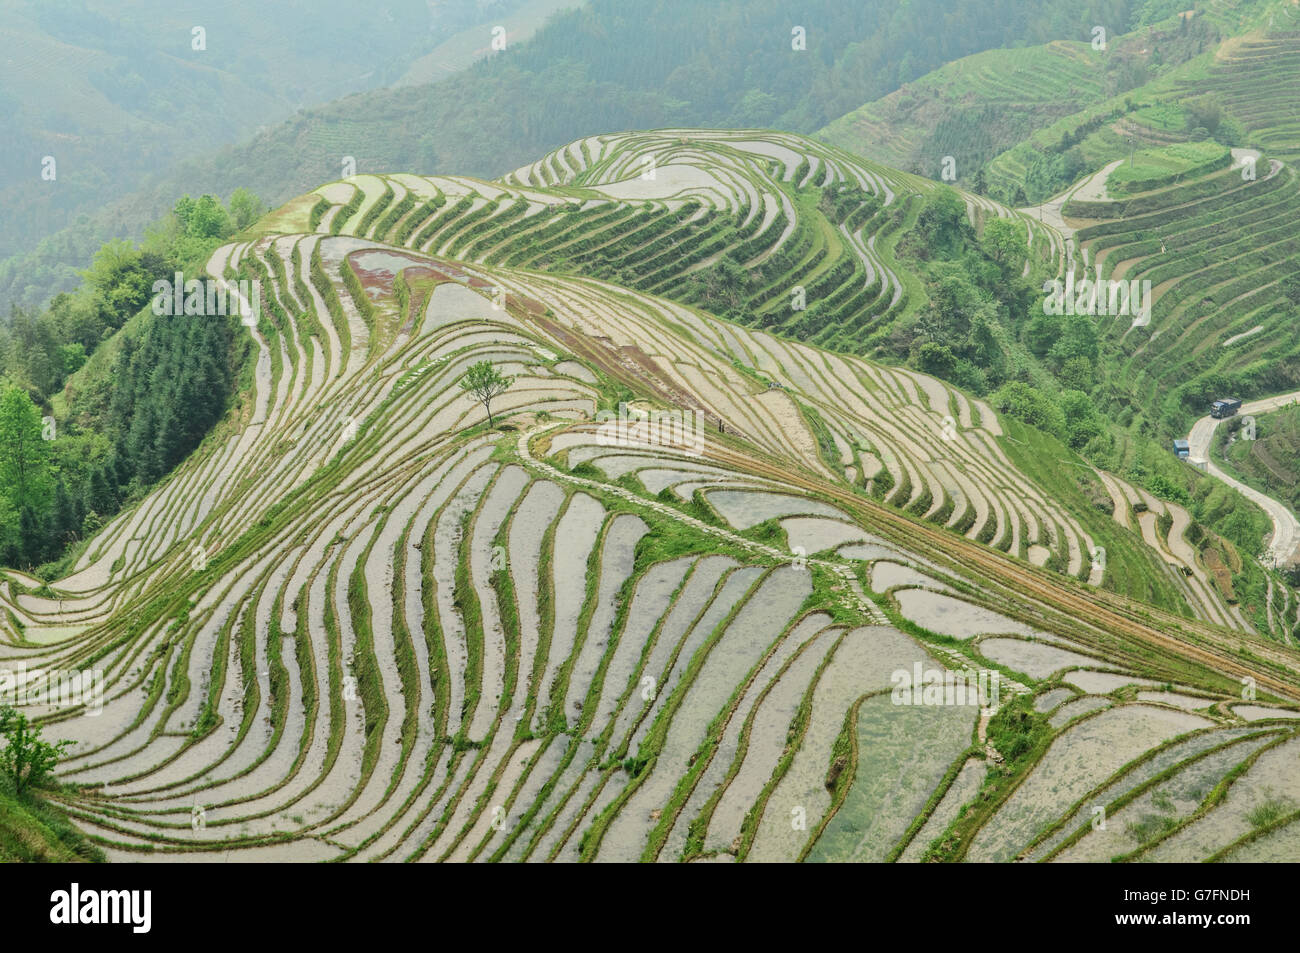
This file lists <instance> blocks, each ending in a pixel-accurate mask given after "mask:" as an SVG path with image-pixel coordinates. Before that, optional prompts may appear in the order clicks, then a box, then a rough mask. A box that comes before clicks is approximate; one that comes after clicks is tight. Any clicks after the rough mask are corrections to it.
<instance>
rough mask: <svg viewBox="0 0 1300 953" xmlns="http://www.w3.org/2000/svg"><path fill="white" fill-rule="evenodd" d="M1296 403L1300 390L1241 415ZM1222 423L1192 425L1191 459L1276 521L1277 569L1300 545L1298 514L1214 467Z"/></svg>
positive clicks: (1245, 408) (1272, 550) (1208, 420)
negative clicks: (1212, 450) (1214, 450)
mask: <svg viewBox="0 0 1300 953" xmlns="http://www.w3.org/2000/svg"><path fill="white" fill-rule="evenodd" d="M1296 403H1300V391H1296V392H1293V393H1290V394H1279V395H1278V396H1276V397H1265V398H1263V399H1262V400H1254V401H1251V402H1250V403H1248V404H1243V405H1242V408H1241V411H1240V414H1241V415H1243V416H1251V415H1254V414H1266V413H1268V412H1269V411H1271V410H1277V409H1278V408H1280V407H1286V406H1287V405H1289V404H1296ZM1219 423H1220V421H1218V420H1216V419H1215V418H1213V417H1208V416H1206V417H1202V418H1201V419H1200V420H1198V421H1196V423H1195V424H1194V425H1193V426H1192V432H1191V433H1189V434H1188V435H1187V442H1188V444H1189V446H1190V453H1189V458H1190V459H1192V460H1204V461H1205V472H1206V473H1208V474H1210V476H1212V477H1217V478H1218V479H1220V480H1222V481H1223V482H1224V483H1226V484H1228V485H1229V486H1231V487H1233V488H1234V489H1236V490H1237V491H1238V492H1240V493H1241V495H1242V496H1244V497H1246V498H1247V499H1248V500H1250V501H1252V502H1253V503H1256V504H1258V505H1259V507H1260V508H1261V509H1263V511H1264V512H1265V513H1267V514H1268V516H1269V519H1271V520H1272V521H1273V542H1272V543H1271V544H1270V545H1269V557H1270V559H1271V560H1272V564H1273V565H1274V566H1279V565H1282V564H1283V563H1285V562H1287V561H1289V560H1290V559H1291V557H1292V556H1293V555H1294V554H1295V551H1296V545H1297V544H1300V520H1297V519H1296V515H1295V514H1294V513H1292V512H1291V510H1290V508H1289V507H1287V506H1286V505H1285V504H1283V503H1281V502H1279V501H1277V500H1275V499H1273V498H1272V497H1271V496H1265V495H1264V494H1263V493H1261V492H1259V490H1256V489H1254V488H1253V487H1249V486H1247V485H1246V484H1244V483H1242V482H1241V481H1240V480H1237V479H1235V478H1234V477H1232V476H1230V475H1228V474H1227V473H1224V472H1223V471H1222V470H1221V469H1219V468H1218V467H1217V466H1215V465H1214V461H1213V460H1211V459H1210V448H1211V447H1212V446H1213V444H1214V431H1215V430H1216V429H1218V426H1219Z"/></svg>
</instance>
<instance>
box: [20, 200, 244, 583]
mask: <svg viewBox="0 0 1300 953" xmlns="http://www.w3.org/2000/svg"><path fill="white" fill-rule="evenodd" d="M263 211H264V209H263V206H262V204H261V202H260V201H259V200H258V199H257V198H255V197H254V196H253V195H252V194H251V193H249V192H246V191H238V192H236V193H235V194H234V195H232V196H231V199H230V201H229V203H228V206H223V205H222V203H221V202H220V201H219V200H218V199H217V198H216V197H214V196H211V195H204V196H202V197H200V198H199V199H192V198H190V197H189V196H185V197H183V198H181V199H180V200H179V201H178V202H177V203H176V206H175V208H174V209H173V211H172V213H171V214H170V215H169V216H168V217H167V218H166V219H164V220H163V221H161V222H160V223H158V225H157V226H156V227H155V228H153V229H151V230H150V231H149V234H148V236H147V237H146V239H145V240H144V242H143V243H142V244H141V245H140V246H138V247H137V246H136V245H134V244H132V243H131V242H127V241H113V242H109V243H108V244H106V245H105V246H104V247H103V248H101V249H100V251H99V252H98V253H97V254H96V255H95V258H94V260H93V262H92V264H91V266H90V268H88V269H87V270H86V271H85V272H84V282H83V284H82V285H81V287H80V288H79V289H77V291H75V292H72V293H67V292H65V293H62V294H60V295H58V296H56V297H55V299H54V300H53V301H52V302H51V303H50V306H49V307H48V308H46V309H45V310H44V311H41V312H39V313H38V312H33V311H28V310H24V309H22V308H15V309H14V312H13V314H12V316H11V320H10V326H9V327H8V328H5V327H0V372H2V373H0V562H3V563H6V564H8V565H20V566H27V567H33V566H38V565H40V564H43V563H46V562H49V561H53V560H57V559H59V558H60V557H61V556H63V555H64V553H65V552H66V551H67V550H68V548H69V547H71V546H75V544H76V543H77V542H78V541H79V540H81V539H82V538H84V537H86V536H89V535H91V534H92V533H94V532H95V530H97V529H98V528H99V527H100V526H102V525H103V524H104V522H105V521H107V520H108V519H109V518H110V517H111V516H112V515H113V514H115V513H116V512H117V511H118V510H119V509H120V508H121V507H122V505H123V504H124V503H127V502H131V501H133V500H135V499H138V498H139V497H141V496H143V495H144V493H145V492H146V491H147V490H148V489H149V487H150V486H152V485H153V484H154V483H156V482H157V481H158V480H159V479H161V478H162V477H163V476H165V475H166V474H167V473H168V472H169V471H170V470H171V469H172V467H174V466H176V465H177V464H178V463H180V462H181V461H182V460H184V459H185V457H186V456H187V455H188V454H189V453H190V452H191V451H193V450H194V448H195V447H197V446H198V445H199V443H200V442H201V441H202V440H203V438H204V436H205V435H206V434H207V432H208V431H209V430H210V429H211V427H212V426H213V424H215V423H216V422H217V421H218V420H219V419H220V418H221V416H222V415H223V414H224V413H225V411H226V407H227V404H228V402H229V399H230V395H231V393H232V390H233V386H234V382H235V378H236V375H237V370H238V366H239V361H240V359H241V352H240V351H239V348H238V344H237V338H236V337H235V333H234V332H235V327H236V321H237V319H236V318H234V317H208V316H194V315H188V316H187V315H178V316H155V315H154V314H152V312H151V309H150V308H149V307H148V304H149V302H150V301H151V298H152V289H153V284H154V282H155V281H157V280H171V279H172V277H173V275H174V274H175V273H176V272H177V271H181V272H184V273H186V274H190V275H193V274H196V273H197V272H198V270H199V267H200V266H201V265H202V264H203V262H204V261H205V260H206V258H207V257H208V255H209V254H210V253H211V251H212V249H213V248H215V247H216V246H217V245H219V244H220V243H221V242H223V241H224V240H226V239H227V238H229V237H230V236H231V235H232V234H234V233H235V232H236V231H238V230H240V229H242V228H245V227H247V226H248V225H249V224H251V223H252V222H253V221H255V220H256V219H257V218H258V217H259V216H260V215H261V214H262V212H263ZM119 332H120V333H119Z"/></svg>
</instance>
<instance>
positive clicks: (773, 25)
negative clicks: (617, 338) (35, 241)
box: [0, 0, 1139, 313]
mask: <svg viewBox="0 0 1300 953" xmlns="http://www.w3.org/2000/svg"><path fill="white" fill-rule="evenodd" d="M1138 6H1139V4H1137V3H1135V2H1133V0H1088V2H1086V3H1082V4H1080V3H1069V2H1066V0H971V2H969V3H963V4H957V5H953V4H950V3H943V2H940V0H909V2H907V3H896V2H893V0H867V2H861V3H853V4H846V3H842V2H834V0H810V2H808V3H805V4H803V5H801V6H800V7H799V8H798V9H797V10H792V9H791V8H789V7H788V5H786V4H784V3H780V2H777V0H743V2H742V0H690V2H686V0H657V2H651V3H641V4H636V5H629V4H626V3H624V2H622V0H595V2H593V3H590V4H589V5H588V6H586V7H584V8H582V9H579V10H574V11H570V12H567V13H563V14H560V15H557V16H556V17H554V18H552V20H551V21H550V22H549V23H548V24H547V25H546V26H545V27H543V28H542V29H541V30H539V31H538V32H537V34H536V35H535V36H534V37H532V38H531V39H530V40H528V41H527V42H524V43H520V44H518V45H510V46H508V47H507V49H506V50H505V51H503V52H502V53H500V54H498V55H496V56H492V57H490V58H488V59H486V60H484V61H482V62H480V63H478V64H477V65H475V66H474V67H471V68H470V69H468V70H464V71H462V72H460V73H457V74H454V75H452V76H450V77H448V78H447V79H444V80H442V81H441V82H438V83H434V84H431V85H425V86H418V87H403V88H396V89H381V90H375V91H372V92H367V93H359V94H356V95H352V96H348V97H347V98H345V99H342V100H339V101H337V102H334V103H331V104H330V105H328V106H323V107H317V108H307V109H303V110H300V111H299V112H297V113H296V114H294V115H293V116H292V117H290V118H288V119H287V120H285V121H283V122H281V123H279V124H278V125H275V126H273V127H271V128H269V129H267V130H265V131H263V132H260V133H259V134H257V135H256V136H255V137H254V138H253V139H252V140H251V141H249V142H247V143H244V144H241V145H239V146H236V147H228V148H225V149H222V150H220V151H216V152H209V153H207V154H204V155H201V156H199V157H198V158H194V159H190V160H186V161H184V162H182V163H181V164H180V165H179V166H177V168H176V169H175V170H174V171H173V172H172V173H171V174H169V175H167V176H166V177H165V178H164V179H161V180H159V181H157V182H155V183H153V184H151V185H149V186H147V187H146V188H145V189H144V190H143V191H140V192H138V193H132V194H128V195H126V196H123V197H121V198H118V199H116V200H114V201H113V202H111V203H109V205H108V206H107V207H106V208H105V209H103V210H102V211H101V212H99V213H96V214H95V215H88V216H87V217H86V218H85V219H84V220H82V221H79V222H78V223H77V224H76V225H75V227H74V228H72V229H67V230H63V231H58V232H55V233H54V234H51V235H49V237H47V238H46V239H44V240H43V241H42V242H41V243H40V244H39V245H38V246H37V247H36V248H35V250H34V251H33V252H31V253H30V254H26V255H22V256H20V257H17V258H12V259H9V260H7V261H5V262H3V263H0V313H7V311H8V306H7V302H11V301H15V302H18V303H21V304H25V305H28V306H33V305H41V304H43V303H44V302H45V301H46V300H48V298H49V297H50V295H51V293H52V292H53V291H58V290H63V289H66V288H67V287H70V286H71V284H72V283H73V281H74V273H75V269H76V268H78V267H81V263H82V262H83V261H84V260H85V259H86V258H88V257H89V256H90V254H92V253H93V251H94V250H95V248H97V247H98V246H99V245H100V244H101V243H102V242H104V241H105V240H107V239H108V238H110V237H124V236H130V235H132V234H133V233H134V232H135V231H136V230H139V229H142V228H143V226H144V225H145V224H146V223H147V222H149V221H152V220H153V219H155V218H157V216H158V215H159V214H161V213H162V212H163V211H164V210H165V209H167V208H169V207H170V206H171V203H172V202H173V201H174V200H175V198H176V196H177V195H179V194H182V193H184V192H210V193H213V194H217V195H226V194H229V193H230V192H231V191H233V190H234V189H236V188H238V187H241V186H243V187H247V188H249V189H251V190H253V191H254V192H256V193H257V194H259V195H261V196H264V197H265V198H266V199H267V201H269V202H270V203H271V204H272V205H275V204H279V203H280V202H283V201H285V200H287V199H289V198H291V197H292V196H294V195H298V194H300V193H302V192H305V191H307V190H308V189H311V188H315V187H316V186H317V185H319V184H320V183H321V182H327V181H331V180H333V179H336V178H339V177H340V174H341V170H342V165H341V163H342V159H343V157H344V156H352V157H353V158H355V160H356V163H357V169H358V171H372V172H379V171H414V172H422V173H435V172H447V173H456V174H469V175H477V176H481V177H493V176H496V175H500V174H501V173H503V172H506V171H508V170H509V169H511V168H514V167H516V166H519V165H522V164H523V163H525V162H529V161H532V160H533V159H534V158H536V157H537V156H538V155H541V154H543V153H545V152H546V151H548V150H549V149H552V148H554V147H556V146H559V145H562V144H563V143H565V142H568V141H570V140H573V139H576V138H578V137H580V136H585V135H595V134H600V133H609V132H617V131H620V130H625V129H637V128H655V127H664V126H672V125H696V126H761V127H773V128H783V129H788V130H791V131H795V132H811V131H813V130H816V129H818V128H820V127H821V126H823V125H825V124H826V123H827V122H829V121H830V120H831V119H833V118H835V117H836V116H838V115H840V114H842V113H844V112H847V111H848V110H850V109H854V108H856V107H857V106H860V105H861V104H862V103H864V102H866V101H868V100H871V99H875V98H877V97H880V96H883V95H885V94H886V93H889V92H891V91H892V90H894V89H897V88H898V87H899V86H900V85H901V84H903V83H906V82H909V81H911V80H913V79H916V78H917V77H919V76H922V75H923V74H925V73H927V72H929V71H930V70H933V69H935V68H936V67H938V66H940V65H942V64H943V63H945V62H948V61H949V60H952V59H955V58H957V57H961V56H965V55H967V54H970V53H975V52H978V51H980V50H985V49H990V48H994V47H1020V46H1025V45H1030V44H1037V43H1043V42H1046V41H1048V40H1050V39H1055V38H1058V37H1071V38H1074V39H1080V40H1084V39H1087V38H1088V36H1089V30H1090V29H1091V28H1092V26H1093V24H1098V23H1111V24H1117V25H1123V24H1126V23H1128V22H1129V20H1130V19H1131V17H1132V16H1133V13H1134V11H1135V10H1136V9H1137V8H1138ZM308 19H309V20H310V21H311V22H313V23H317V24H319V23H323V22H327V21H328V20H329V18H328V17H326V16H323V15H319V16H312V17H310V18H308ZM337 24H338V26H339V28H340V29H346V30H347V31H348V34H349V36H350V37H356V42H363V40H364V38H365V37H367V36H369V35H371V33H372V32H374V31H372V30H371V29H356V28H355V27H356V23H355V18H354V17H351V16H347V17H341V18H338V20H337ZM796 28H798V29H799V30H802V34H797V31H796ZM486 39H487V38H486V37H485V40H486ZM349 42H351V40H350V41H349ZM381 59H382V57H381ZM132 161H137V160H136V159H133V160H132ZM127 181H132V180H127ZM36 184H40V183H36Z"/></svg>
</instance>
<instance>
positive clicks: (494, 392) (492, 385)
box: [460, 361, 515, 427]
mask: <svg viewBox="0 0 1300 953" xmlns="http://www.w3.org/2000/svg"><path fill="white" fill-rule="evenodd" d="M514 382H515V379H514V378H513V377H506V376H504V375H503V374H502V373H501V372H500V371H498V370H497V369H496V368H495V367H494V366H493V365H492V364H491V362H489V361H479V362H478V363H477V364H475V365H473V366H472V367H470V369H469V371H467V372H466V374H465V376H464V377H463V378H461V381H460V389H461V390H463V391H465V393H467V394H473V395H474V398H475V399H476V400H477V401H478V402H479V403H480V404H482V405H483V409H484V410H486V411H487V415H488V426H489V427H495V426H496V421H495V420H494V419H493V417H492V401H494V400H495V399H496V398H498V397H500V396H501V395H502V394H504V393H505V392H506V391H507V390H508V389H509V387H510V385H511V384H513V383H514Z"/></svg>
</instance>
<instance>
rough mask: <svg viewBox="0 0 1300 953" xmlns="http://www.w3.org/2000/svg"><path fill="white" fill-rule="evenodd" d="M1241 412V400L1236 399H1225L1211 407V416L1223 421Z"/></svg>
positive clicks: (1217, 401)
mask: <svg viewBox="0 0 1300 953" xmlns="http://www.w3.org/2000/svg"><path fill="white" fill-rule="evenodd" d="M1239 410H1241V401H1240V400H1238V399H1237V398H1236V397H1225V398H1224V399H1223V400H1216V401H1215V402H1214V403H1213V404H1211V405H1210V416H1211V417H1216V418H1218V419H1220V420H1222V419H1223V418H1224V417H1231V416H1232V415H1233V414H1235V413H1236V412H1237V411H1239Z"/></svg>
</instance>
